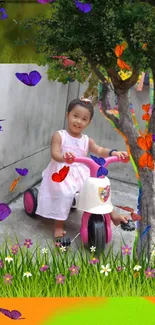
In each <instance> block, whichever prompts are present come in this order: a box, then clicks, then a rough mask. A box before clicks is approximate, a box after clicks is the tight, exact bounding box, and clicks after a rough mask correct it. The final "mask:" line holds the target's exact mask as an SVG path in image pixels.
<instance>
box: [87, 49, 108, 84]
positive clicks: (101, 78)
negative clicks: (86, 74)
mask: <svg viewBox="0 0 155 325" xmlns="http://www.w3.org/2000/svg"><path fill="white" fill-rule="evenodd" d="M86 58H87V60H88V62H89V64H90V66H91V68H92V70H93V71H94V73H95V74H96V76H97V77H98V78H99V79H100V80H101V81H102V82H103V83H106V84H108V81H107V79H106V77H105V76H104V75H103V74H102V73H101V72H100V70H99V69H98V68H97V63H95V62H94V61H93V60H92V59H91V58H90V57H89V56H88V55H86Z"/></svg>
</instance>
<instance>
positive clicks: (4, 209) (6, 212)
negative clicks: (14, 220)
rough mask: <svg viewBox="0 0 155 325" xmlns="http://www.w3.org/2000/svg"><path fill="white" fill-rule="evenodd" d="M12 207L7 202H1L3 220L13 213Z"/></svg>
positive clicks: (0, 213)
mask: <svg viewBox="0 0 155 325" xmlns="http://www.w3.org/2000/svg"><path fill="white" fill-rule="evenodd" d="M11 212H12V211H11V209H10V207H9V206H8V204H6V203H0V221H3V220H4V219H6V218H7V217H8V216H9V215H10V214H11Z"/></svg>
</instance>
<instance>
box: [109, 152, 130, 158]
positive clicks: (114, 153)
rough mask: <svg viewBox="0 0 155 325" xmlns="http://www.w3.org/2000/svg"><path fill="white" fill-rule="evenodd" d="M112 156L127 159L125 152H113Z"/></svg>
mask: <svg viewBox="0 0 155 325" xmlns="http://www.w3.org/2000/svg"><path fill="white" fill-rule="evenodd" d="M112 156H116V157H118V158H121V159H126V158H129V156H128V153H127V152H126V151H113V152H112Z"/></svg>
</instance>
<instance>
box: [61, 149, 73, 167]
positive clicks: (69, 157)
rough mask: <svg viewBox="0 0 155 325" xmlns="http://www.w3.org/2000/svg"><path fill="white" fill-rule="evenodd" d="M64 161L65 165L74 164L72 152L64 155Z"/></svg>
mask: <svg viewBox="0 0 155 325" xmlns="http://www.w3.org/2000/svg"><path fill="white" fill-rule="evenodd" d="M63 157H64V161H65V162H66V163H67V164H72V163H73V162H74V158H75V156H74V154H73V153H72V152H65V153H64V155H63Z"/></svg>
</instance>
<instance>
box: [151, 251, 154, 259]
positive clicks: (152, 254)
mask: <svg viewBox="0 0 155 325" xmlns="http://www.w3.org/2000/svg"><path fill="white" fill-rule="evenodd" d="M153 257H155V249H153V251H152V252H151V258H153Z"/></svg>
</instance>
